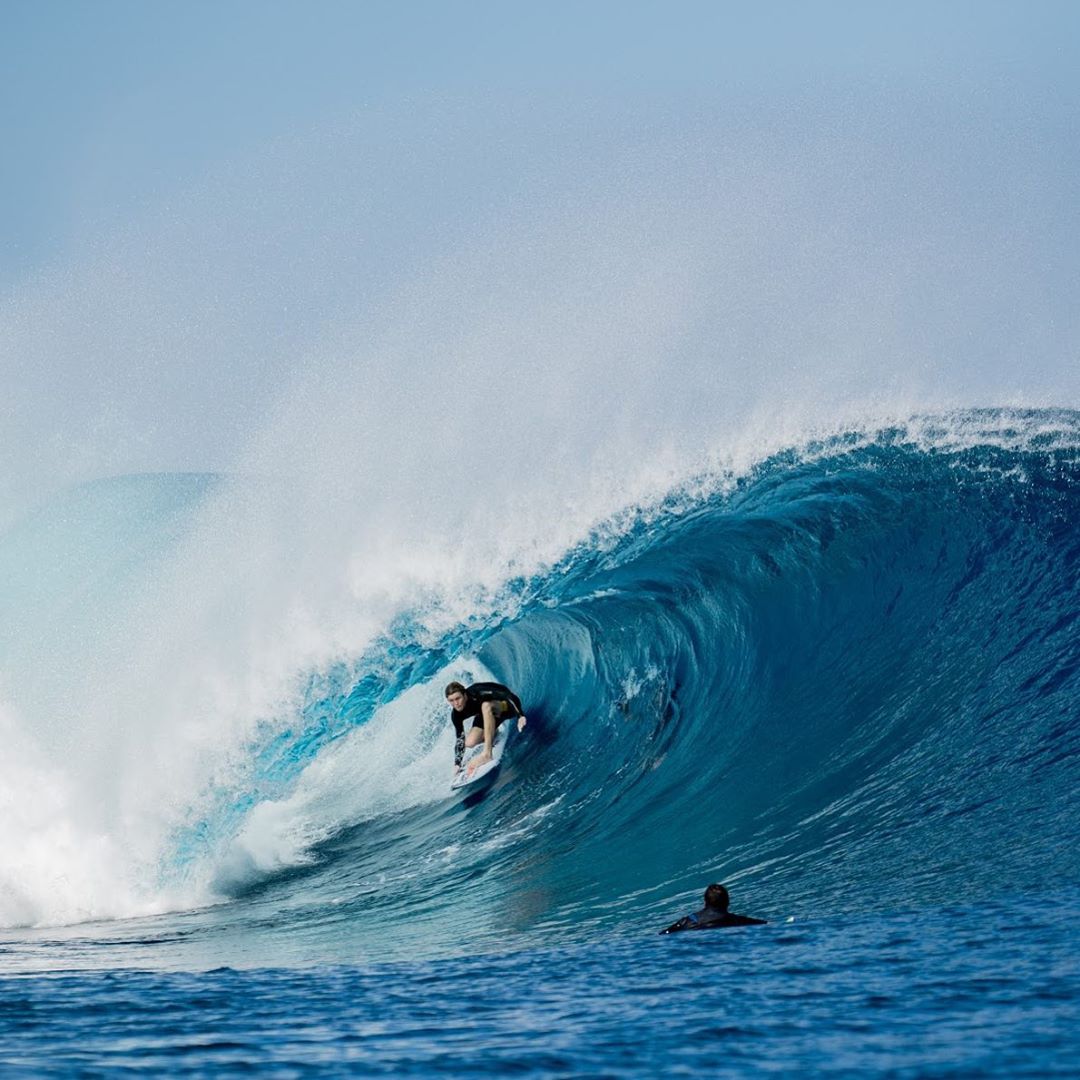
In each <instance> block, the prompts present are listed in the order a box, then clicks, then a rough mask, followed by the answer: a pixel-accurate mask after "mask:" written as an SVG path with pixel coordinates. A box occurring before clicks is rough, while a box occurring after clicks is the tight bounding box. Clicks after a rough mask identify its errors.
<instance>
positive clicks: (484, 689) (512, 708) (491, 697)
mask: <svg viewBox="0 0 1080 1080" xmlns="http://www.w3.org/2000/svg"><path fill="white" fill-rule="evenodd" d="M446 700H447V702H448V703H449V705H450V721H451V723H453V725H454V731H455V732H457V740H456V741H455V743H454V773H455V774H457V773H458V772H460V771H461V759H462V758H463V757H464V756H465V751H466V750H468V749H470V748H471V747H473V746H479V745H480V743H481V742H482V743H483V744H484V752H483V753H482V754H480V756H479V757H477V758H476V760H475V761H471V762H470V763H469V770H470V772H471V771H473V770H475V769H478V768H479V767H480V766H481V765H484V764H486V763H487V762H489V761H490V760H491V746H492V743H493V742H494V741H495V732H496V731H497V730H498V727H499V725H500V724H501V723H502V722H503V721H504V720H507V719H509V718H510V717H513V716H516V717H517V726H518V731H521V730H522V728H524V727H525V724H526V722H527V721H526V719H525V711H524V709H522V707H521V699H520V698H519V697H518V696H517V694H515V693H514V692H513V690H510V689H509V688H508V687H505V686H503V684H502V683H496V682H478V683H473V684H472V685H471V686H468V687H465V686H462V684H461V683H459V682H452V683H450V685H449V686H447V688H446ZM470 716H471V717H472V718H473V722H472V727H471V728H470V729H469V731H468V732H466V731H465V721H466V720H468V719H469V717H470Z"/></svg>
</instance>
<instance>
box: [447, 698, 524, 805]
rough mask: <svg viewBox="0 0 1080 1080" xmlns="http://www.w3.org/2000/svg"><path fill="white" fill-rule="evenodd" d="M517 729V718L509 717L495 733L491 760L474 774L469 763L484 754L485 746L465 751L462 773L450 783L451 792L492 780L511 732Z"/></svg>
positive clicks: (481, 744)
mask: <svg viewBox="0 0 1080 1080" xmlns="http://www.w3.org/2000/svg"><path fill="white" fill-rule="evenodd" d="M516 727H517V717H515V716H508V717H507V718H506V719H505V720H504V721H503V722H502V723H501V724H500V725H499V727H498V730H497V731H496V732H495V739H494V741H493V742H492V744H491V760H490V761H485V762H484V764H483V765H481V766H479V767H478V768H476V769H473V771H472V773H471V774H470V772H469V763H470V762H471V761H474V760H475V759H476V758H478V757H479V756H480V755H481V754H482V753H483V752H484V744H483V743H480V745H479V746H474V747H472V749H470V750H466V751H465V756H464V757H463V758H462V759H461V771H460V772H458V774H457V775H456V776H455V777H454V779H453V780H452V781H451V782H450V790H451V791H460V790H461V789H462V788H469V787H472V786H473V785H474V784H476V783H478V782H479V781H481V780H484V779H487V778H490V777H491V775H492V773H494V772H495V771H496V770H497V769H498V767H499V763H500V762H501V761H502V756H503V751H504V750H505V749H506V744H507V743H508V742H509V741H510V732H511V731H513V730H514V729H515V728H516Z"/></svg>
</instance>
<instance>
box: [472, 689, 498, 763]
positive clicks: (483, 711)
mask: <svg viewBox="0 0 1080 1080" xmlns="http://www.w3.org/2000/svg"><path fill="white" fill-rule="evenodd" d="M480 715H481V716H483V718H484V752H483V753H482V754H481V755H480V759H479V760H478V761H477V763H476V764H477V765H483V764H484V762H486V761H490V760H491V748H492V746H494V744H495V708H494V706H493V705H492V704H491V702H490V701H485V702H484V703H483V705H481V706H480Z"/></svg>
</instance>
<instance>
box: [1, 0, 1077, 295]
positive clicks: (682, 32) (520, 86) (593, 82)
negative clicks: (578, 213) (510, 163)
mask: <svg viewBox="0 0 1080 1080" xmlns="http://www.w3.org/2000/svg"><path fill="white" fill-rule="evenodd" d="M1078 68H1080V5H1077V4H1075V3H1071V2H1068V0H1066V2H1060V3H1055V2H1045V0H1044V2H1041V3H1040V2H1038V0H1036V2H1029V3H1020V2H1015V3H1003V2H1000V0H970V2H968V0H964V2H959V0H952V2H949V0H944V2H937V3H931V4H924V3H905V4H885V3H865V2H864V3H859V2H837V0H821V2H818V3H814V2H804V3H800V2H775V0H774V2H771V3H770V2H765V3H760V4H753V5H751V4H746V3H723V2H719V0H718V2H715V3H686V2H681V3H680V2H673V3H641V2H634V0H620V2H615V3H609V2H604V0H596V2H593V3H588V2H584V3H562V2H555V3H544V4H534V3H512V2H476V0H466V2H457V3H453V2H445V3H435V2H396V3H385V2H381V0H377V2H371V0H369V2H359V0H357V2H340V0H320V2H315V3H299V2H295V3H283V2H280V0H254V2H247V0H224V2H215V3H206V2H200V0H194V2H191V0H186V2H183V3H173V2H167V0H162V2H152V3H148V2H144V0H99V2H96V3H90V2H88V0H3V3H2V4H0V130H2V132H3V136H2V141H3V147H4V158H5V166H4V168H3V170H2V172H0V207H2V209H0V214H2V218H0V235H3V236H4V238H5V242H4V244H3V247H2V251H0V286H2V285H5V284H10V283H12V282H13V281H16V280H18V279H19V278H20V277H21V276H22V275H24V274H26V273H27V272H28V271H30V270H32V269H33V268H34V267H35V266H37V265H39V264H41V263H42V262H48V261H49V260H50V259H54V258H56V257H57V256H60V255H62V254H63V252H64V249H65V247H66V246H67V245H68V244H69V243H70V242H71V241H72V240H73V239H74V238H78V237H85V236H86V234H87V233H93V232H94V231H95V230H100V229H106V228H108V226H109V224H110V223H111V222H113V221H115V220H117V219H120V220H122V219H123V218H124V217H125V216H126V215H128V214H129V213H131V211H132V209H133V208H134V207H137V206H139V205H140V204H143V203H146V202H148V201H153V200H155V199H162V198H166V197H168V196H169V194H170V193H171V192H173V191H175V190H177V189H180V188H182V187H183V186H184V185H185V184H186V183H187V182H189V181H190V180H191V179H192V178H197V177H199V176H200V175H202V174H203V173H205V172H206V171H208V170H213V169H214V168H215V167H217V166H218V165H220V164H221V163H224V162H228V161H229V160H230V159H231V158H234V157H236V156H237V155H240V154H244V153H246V152H248V151H250V150H251V149H252V148H253V147H257V146H259V145H264V144H267V143H268V142H270V141H272V140H273V139H275V138H280V137H282V136H290V135H295V134H298V133H303V132H306V131H308V130H310V129H312V128H313V127H315V126H317V125H319V124H320V123H325V122H327V121H333V120H337V119H341V118H344V117H347V116H348V115H349V114H350V113H352V112H355V111H357V110H363V109H365V108H372V107H385V106H386V105H388V104H394V103H398V104H400V103H402V102H409V101H411V100H432V99H435V100H438V99H444V100H445V99H451V98H469V97H470V96H472V97H475V98H478V99H483V100H487V101H490V100H492V99H493V98H498V97H500V96H501V97H513V96H518V95H522V96H528V95H535V96H539V97H542V98H545V99H548V100H550V99H557V98H562V99H573V98H574V97H575V96H586V97H590V98H605V97H606V98H608V99H610V100H612V101H620V100H627V99H629V100H649V99H655V98H658V97H661V98H662V97H675V98H677V97H679V96H680V95H681V96H683V97H690V98H695V97H698V98H700V97H702V96H704V97H706V98H721V99H722V98H730V97H732V96H740V95H747V94H751V95H762V94H764V95H774V94H778V93H779V94H782V93H784V92H785V91H792V90H797V89H798V88H800V87H802V88H806V87H811V86H816V87H827V86H831V87H833V88H834V89H841V90H842V89H844V88H849V89H850V88H854V89H856V90H857V88H858V87H860V86H867V87H880V86H881V85H883V84H884V85H888V86H891V87H894V88H898V87H904V86H910V87H920V88H922V89H923V90H927V89H929V90H930V91H931V92H936V93H938V94H940V95H942V97H943V99H944V100H945V101H946V102H947V103H955V102H957V101H963V100H964V99H965V98H966V97H970V98H971V99H972V100H979V99H982V100H985V99H986V98H987V97H990V98H994V97H996V98H999V99H1000V100H1001V101H1002V103H1003V106H1004V105H1006V104H1007V103H1008V102H1010V100H1011V101H1012V102H1013V104H1014V105H1016V104H1017V103H1018V104H1019V106H1020V107H1023V106H1024V105H1025V104H1030V103H1031V101H1032V100H1035V101H1037V105H1038V109H1039V111H1040V113H1049V114H1050V115H1053V114H1055V113H1056V114H1059V115H1064V114H1065V113H1066V112H1067V111H1068V110H1070V109H1076V108H1077V106H1078V105H1080V95H1078V93H1077V90H1078V86H1080V79H1078V77H1077V70H1078Z"/></svg>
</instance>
